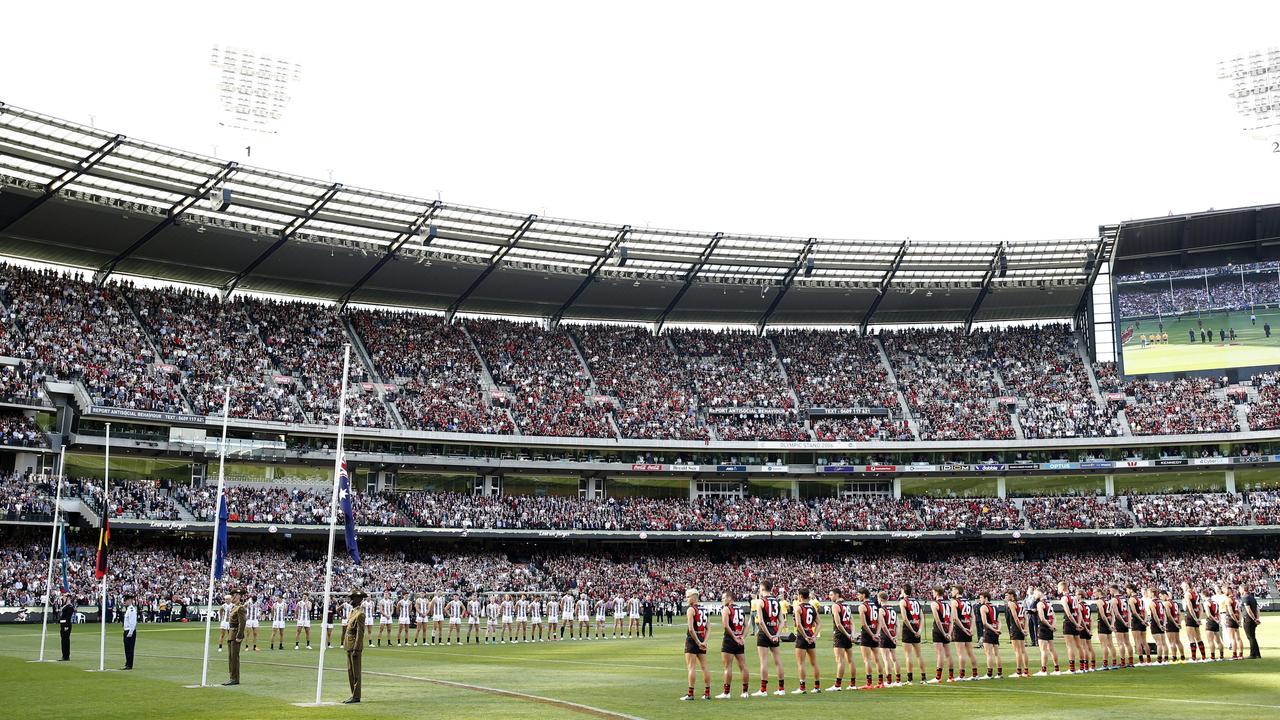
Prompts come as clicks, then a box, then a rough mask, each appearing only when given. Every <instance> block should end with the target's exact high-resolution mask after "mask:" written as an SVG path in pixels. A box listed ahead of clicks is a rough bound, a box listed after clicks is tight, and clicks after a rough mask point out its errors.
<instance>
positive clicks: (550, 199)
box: [0, 0, 1280, 240]
mask: <svg viewBox="0 0 1280 720" xmlns="http://www.w3.org/2000/svg"><path fill="white" fill-rule="evenodd" d="M277 5H280V6H286V5H287V6H288V7H287V8H285V7H276V6H277ZM4 14H5V20H4V22H5V25H6V26H7V32H6V33H5V42H4V50H5V52H4V68H5V70H4V73H3V79H0V101H3V102H6V103H10V104H13V105H18V106H22V107H27V108H30V109H33V110H38V111H41V112H46V113H49V114H53V115H57V116H60V117H65V118H68V119H71V120H77V121H81V122H89V121H90V116H93V122H94V123H95V124H96V125H97V126H98V127H100V128H106V129H109V130H112V131H116V132H122V133H124V134H126V135H130V136H133V137H137V138H140V139H146V140H150V141H154V142H160V143H164V144H167V145H173V146H176V147H180V148H183V149H188V150H194V151H200V152H204V153H212V152H213V151H214V146H215V145H216V146H218V154H219V155H220V156H221V157H224V158H227V159H238V160H242V161H243V160H244V158H243V150H242V149H236V148H234V147H232V145H239V144H241V143H239V142H238V139H237V138H229V137H227V134H226V133H225V131H220V130H219V128H218V125H217V122H216V120H217V115H216V113H215V105H216V104H215V98H216V92H215V89H214V77H215V76H214V74H213V72H212V70H211V69H210V67H209V55H210V49H211V47H212V46H213V45H215V44H220V45H234V46H237V47H240V48H245V49H253V50H256V51H258V52H260V53H263V54H272V53H274V54H276V55H278V56H280V57H284V58H287V59H290V60H293V61H295V62H298V63H300V64H301V65H302V66H303V73H304V78H303V82H302V83H301V85H299V86H297V87H296V88H295V94H294V99H293V102H292V104H291V105H290V107H289V109H288V111H287V117H286V119H285V121H284V123H283V125H282V129H281V132H280V133H279V135H278V136H275V137H274V138H272V139H271V140H266V139H263V138H259V139H257V140H255V142H254V154H253V158H252V159H251V160H250V162H252V164H255V165H261V166H264V167H268V168H271V169H276V170H282V171H288V172H296V173H301V174H306V175H311V176H315V177H319V178H322V179H323V178H328V177H329V174H330V173H332V176H333V179H334V180H335V181H338V182H342V183H345V184H348V185H358V186H363V187H371V188H375V189H380V190H389V191H395V192H402V193H407V194H412V195H417V196H421V197H428V198H431V197H435V195H436V193H437V191H439V192H440V193H441V194H442V197H443V198H444V199H445V200H446V201H451V202H457V203H464V204H471V205H481V206H486V207H495V208H502V209H508V210H515V211H520V212H533V213H537V214H540V215H542V214H546V215H552V216H557V217H567V218H577V219H586V220H600V221H606V222H616V223H619V224H621V223H630V224H632V225H637V226H643V225H652V226H654V227H669V228H680V229H689V230H706V231H725V232H743V233H758V234H778V235H796V236H810V235H814V236H819V237H830V238H902V237H907V236H910V237H912V238H914V239H941V240H947V239H954V240H965V239H974V238H994V239H1020V238H1021V239H1030V238H1056V237H1090V236H1094V235H1096V233H1097V226H1098V225H1099V224H1100V223H1106V222H1114V221H1119V220H1125V219H1129V218H1136V217H1147V216H1152V215H1163V214H1165V213H1167V212H1169V211H1175V212H1189V211H1200V210H1205V209H1207V208H1209V207H1216V208H1223V207H1231V206H1237V205H1250V204H1258V203H1265V202H1276V201H1278V200H1280V194H1278V193H1277V190H1276V185H1277V184H1276V178H1277V177H1278V176H1280V172H1278V170H1280V154H1274V153H1272V152H1271V148H1270V146H1269V145H1268V144H1265V143H1262V142H1259V141H1256V140H1252V139H1250V138H1249V136H1248V134H1247V133H1245V132H1243V131H1242V130H1241V128H1242V127H1243V124H1244V123H1243V120H1242V118H1240V117H1239V116H1237V115H1236V113H1235V111H1234V107H1233V105H1232V101H1231V100H1230V99H1228V98H1227V97H1226V95H1225V93H1226V92H1227V89H1228V88H1227V87H1226V85H1225V83H1223V82H1222V81H1219V80H1218V79H1217V78H1216V76H1215V70H1216V64H1217V62H1218V61H1219V60H1223V59H1226V58H1229V57H1233V56H1235V55H1239V54H1243V53H1244V52H1246V51H1249V50H1254V49H1262V48H1266V47H1269V46H1271V45H1273V44H1280V3H1276V2H1269V3H1263V2H1260V3H1212V4H1210V3H1205V2H1199V3H1187V4H1185V5H1180V4H1175V3H1168V2H1165V3H1128V2H1126V3H1116V2H1106V3H1071V4H1069V5H1065V4H1056V5H1053V6H1049V5H1037V4H1028V3H1009V4H988V5H974V4H971V3H938V4H936V5H934V4H925V3H907V2H904V3H875V4H871V3H831V4H823V3H804V2H787V3H773V4H756V3H749V2H725V3H719V2H676V3H663V2H646V3H643V4H642V3H629V4H624V3H602V2H585V3H551V2H548V3H532V2H512V3H489V2H449V3H431V2H424V3H408V2H399V3H383V2H378V1H375V0H366V1H365V2H360V3H351V2H344V3H328V2H310V3H305V4H303V3H270V2H262V1H261V0H259V1H258V2H239V1H234V0H230V1H225V2H222V1H220V2H213V3H201V4H178V3H172V2H165V3H154V4H148V3H136V2H114V3H102V2H93V3H79V2H65V1H59V2H56V3H17V4H12V6H11V7H6V8H5V13H4ZM237 153H238V154H237Z"/></svg>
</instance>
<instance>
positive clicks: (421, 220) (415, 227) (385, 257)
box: [338, 200, 444, 312]
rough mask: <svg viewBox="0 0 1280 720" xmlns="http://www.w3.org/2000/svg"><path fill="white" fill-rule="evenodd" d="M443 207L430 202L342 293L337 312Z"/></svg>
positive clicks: (425, 243) (428, 241) (430, 238)
mask: <svg viewBox="0 0 1280 720" xmlns="http://www.w3.org/2000/svg"><path fill="white" fill-rule="evenodd" d="M443 206H444V204H443V203H441V202H440V201H439V200H436V201H434V202H432V203H431V207H429V208H427V210H426V211H425V212H423V213H422V214H421V215H419V216H418V219H417V220H415V221H414V222H413V224H412V225H410V226H409V227H408V229H406V230H405V231H404V232H402V233H400V234H399V235H398V236H397V237H396V239H395V240H393V241H392V242H391V245H390V246H389V247H387V251H386V252H385V253H383V254H382V257H380V258H378V262H376V263H374V264H373V267H371V268H369V269H368V270H367V271H365V274H364V275H362V276H361V277H360V279H359V280H357V281H355V284H353V285H352V286H351V287H349V288H347V291H346V292H344V293H342V297H340V298H338V311H339V312H341V311H342V310H344V309H345V308H346V307H347V303H349V302H351V298H352V296H354V295H355V294H356V292H357V291H359V290H360V288H362V287H364V285H365V283H367V282H369V281H370V280H372V279H373V276H374V275H377V274H378V271H379V270H381V269H382V266H383V265H386V264H387V263H389V262H391V260H392V259H393V258H394V257H395V256H396V253H398V252H400V248H402V247H404V246H405V244H406V243H408V242H409V241H410V240H412V239H413V238H415V237H418V236H420V235H421V234H422V230H423V228H425V227H426V226H427V224H428V223H430V222H431V220H432V218H434V217H435V216H436V214H437V213H439V212H440V208H441V207H443ZM433 240H435V235H433V234H428V235H427V237H426V239H425V240H423V243H422V245H423V247H426V246H428V245H430V244H431V242H432V241H433Z"/></svg>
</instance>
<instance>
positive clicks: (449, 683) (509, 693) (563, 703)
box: [144, 654, 644, 720]
mask: <svg viewBox="0 0 1280 720" xmlns="http://www.w3.org/2000/svg"><path fill="white" fill-rule="evenodd" d="M144 657H154V658H167V659H170V660H193V661H194V660H199V659H200V658H197V657H190V656H187V655H152V654H147V655H145V656H144ZM244 664H245V665H267V666H271V667H286V668H295V669H300V670H310V669H312V666H311V665H296V664H294V663H281V662H272V661H267V660H245V661H244ZM325 671H326V672H331V673H344V672H346V668H341V667H327V666H326V667H325ZM364 674H365V675H372V676H375V677H388V678H398V679H401V680H415V681H417V682H425V683H432V684H433V685H444V686H446V687H456V688H462V689H464V690H474V691H476V692H483V693H488V694H490V695H498V696H501V697H509V698H514V699H517V700H528V701H531V702H538V703H543V704H547V705H556V706H559V707H564V708H568V709H570V710H576V711H578V712H582V713H586V714H588V715H595V716H597V717H604V718H617V719H618V720H644V718H641V717H638V716H636V715H628V714H626V713H620V712H615V711H613V710H605V709H603V708H598V707H594V706H592V705H583V704H582V703H576V702H572V701H569V700H560V699H557V698H550V697H546V696H543V695H534V694H532V693H526V692H520V691H519V690H504V689H502V688H491V687H486V686H484V685H470V684H468V683H461V682H456V681H454V680H441V679H439V678H430V677H422V676H418V675H403V674H400V673H390V672H382V671H376V670H365V671H364ZM295 704H296V703H295Z"/></svg>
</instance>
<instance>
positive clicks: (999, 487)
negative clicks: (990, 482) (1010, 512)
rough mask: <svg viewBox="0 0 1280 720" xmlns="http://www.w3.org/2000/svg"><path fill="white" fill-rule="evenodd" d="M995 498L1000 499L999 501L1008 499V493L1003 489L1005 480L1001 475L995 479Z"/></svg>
mask: <svg viewBox="0 0 1280 720" xmlns="http://www.w3.org/2000/svg"><path fill="white" fill-rule="evenodd" d="M996 497H998V498H1000V499H1001V500H1003V499H1004V498H1007V497H1009V491H1008V490H1007V488H1006V487H1005V478H1004V476H1003V475H1001V476H1000V477H998V478H996Z"/></svg>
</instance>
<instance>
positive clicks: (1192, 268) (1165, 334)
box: [0, 103, 1280, 719]
mask: <svg viewBox="0 0 1280 720" xmlns="http://www.w3.org/2000/svg"><path fill="white" fill-rule="evenodd" d="M129 131H130V128H127V127H124V128H112V129H103V128H100V127H97V123H85V122H80V121H74V120H69V119H64V118H62V117H59V116H57V115H56V114H54V113H46V112H42V111H40V110H38V109H27V108H25V107H20V106H18V105H11V104H4V103H0V314H2V318H0V320H2V322H0V344H2V347H0V675H2V676H3V677H5V678H6V680H5V681H4V683H5V686H6V687H7V688H9V690H10V692H9V693H8V694H7V697H9V698H10V699H11V700H12V701H13V702H15V703H16V702H20V703H21V704H22V707H21V709H19V708H18V707H17V706H16V705H12V704H11V706H10V709H9V710H7V711H5V712H3V713H0V715H5V716H11V717H31V716H35V715H37V714H40V715H52V716H57V717H67V718H74V717H95V718H103V717H134V716H137V715H139V714H141V715H144V716H160V717H169V716H173V717H191V718H205V717H207V718H224V717H263V718H302V717H316V718H330V717H343V716H348V715H352V714H357V715H367V716H369V717H403V716H411V715H412V716H426V717H468V718H469V717H504V718H505V717H513V718H520V717H582V716H594V717H603V718H633V719H634V718H648V719H653V718H667V717H708V718H720V717H733V716H738V715H742V714H744V713H768V714H769V715H770V716H773V717H784V718H789V717H808V716H812V715H813V714H814V713H819V714H821V713H826V712H840V711H841V710H842V709H841V708H839V707H838V706H839V705H840V704H844V705H845V706H846V707H848V708H850V709H846V710H844V711H845V712H866V713H874V714H876V715H878V716H883V717H907V716H918V715H920V714H922V713H953V714H954V713H956V712H957V711H958V709H959V711H960V712H963V713H965V714H966V715H969V714H972V715H973V716H974V717H1014V716H1025V715H1027V714H1029V713H1043V712H1052V713H1063V714H1069V715H1072V716H1079V717H1102V716H1104V715H1105V716H1115V715H1116V714H1121V715H1124V714H1129V713H1135V714H1136V713H1138V712H1154V713H1159V714H1160V715H1162V716H1165V717H1191V716H1202V715H1203V714H1204V713H1206V712H1228V713H1236V712H1247V713H1250V714H1253V715H1257V716H1261V717H1271V716H1277V717H1280V702H1277V701H1276V691H1277V689H1280V685H1278V684H1277V682H1276V680H1275V676H1276V672H1275V671H1276V669H1277V668H1276V660H1275V653H1276V651H1277V650H1280V630H1276V629H1275V628H1276V627H1277V625H1280V623H1277V622H1276V621H1275V619H1274V618H1275V617H1276V615H1275V613H1276V611H1278V610H1280V588H1278V587H1277V582H1280V556H1278V552H1280V335H1277V336H1276V338H1275V339H1274V340H1273V339H1272V328H1273V325H1275V323H1276V320H1277V319H1278V318H1280V205H1251V206H1244V207H1238V208H1233V209H1227V210H1221V209H1219V210H1208V211H1203V212H1193V213H1186V214H1175V213H1169V214H1167V215H1162V216H1157V217H1150V218H1147V219H1137V220H1132V219H1131V220H1122V221H1121V220H1117V219H1116V218H1105V217H1100V218H1097V219H1096V224H1097V228H1096V233H1094V234H1092V235H1091V236H1089V237H1083V238H1075V239H1060V240H1018V239H1011V240H985V241H983V240H979V241H965V242H950V241H939V240H910V239H905V238H904V239H898V240H839V239H825V238H820V237H787V236H779V235H772V234H761V235H752V234H742V233H738V232H731V231H728V230H725V231H709V232H703V231H684V230H668V229H658V228H653V227H649V226H648V225H647V224H645V223H637V222H631V223H627V222H597V221H586V220H574V219H566V218H559V217H554V216H552V215H549V214H548V213H546V212H545V211H544V212H538V213H533V212H527V211H519V210H517V211H507V210H494V209H489V208H486V207H481V206H477V205H468V204H458V203H454V202H452V201H445V200H442V199H440V198H436V199H424V198H420V197H415V196H414V195H412V194H400V193H398V192H393V191H386V190H374V189H365V188H361V187H355V186H351V185H347V184H343V183H340V182H335V181H333V180H332V179H328V180H320V179H316V178H313V177H307V176H306V175H305V174H301V173H294V172H291V171H289V170H288V169H287V168H277V167H270V168H268V167H259V166H257V165H256V164H254V163H253V162H251V161H250V160H251V159H252V158H244V159H241V160H229V159H226V156H223V157H222V158H219V157H214V156H211V155H206V154H203V153H201V152H194V151H188V150H182V149H176V148H173V147H169V146H167V145H166V144H163V143H159V142H149V141H147V140H145V139H141V138H139V137H135V136H134V135H132V134H130V132H129ZM215 154H216V153H215ZM481 200H483V198H481ZM1215 333H1218V335H1217V338H1216V339H1215V335H1214V334H1215ZM339 536H341V537H339ZM1055 617H1057V620H1056V622H1055ZM1139 626H1142V627H1143V629H1142V630H1141V631H1139V630H1138V628H1139ZM966 627H967V628H968V629H967V630H965V628H966ZM1082 628H1083V629H1082ZM335 629H336V630H337V638H334V630H335ZM1148 629H1149V630H1150V631H1151V632H1150V633H1148ZM1090 631H1092V636H1093V637H1092V639H1089V638H1088V637H1086V636H1088V635H1089V634H1090ZM699 633H701V634H699ZM1055 633H1058V638H1057V639H1058V642H1057V643H1056V644H1055V643H1054V640H1053V638H1054V636H1055ZM1121 636H1123V637H1121ZM1139 636H1140V637H1139ZM913 637H914V641H913V639H912V638H913ZM722 638H723V642H724V645H722V646H721V645H720V643H721V640H722ZM842 638H843V639H842ZM1113 638H1114V639H1113ZM1184 641H1185V642H1184ZM735 644H736V645H737V650H736V651H731V649H732V646H734V645H735ZM717 646H719V647H720V652H717V649H716V648H717ZM779 646H780V651H778V652H771V650H777V649H778V648H779ZM682 647H683V652H682V651H681V648H682ZM806 648H816V650H815V651H814V652H813V653H810V654H806ZM833 648H834V652H833V650H832V649H833ZM1126 648H1128V650H1127V652H1126ZM842 649H843V650H845V651H846V652H845V654H843V655H842V654H841V650H842ZM913 652H914V660H913ZM135 658H136V660H135ZM743 658H745V659H743ZM135 664H136V667H135ZM353 664H354V665H353ZM353 667H354V670H353V669H352V668H353ZM361 668H363V669H361ZM762 672H764V673H765V675H764V676H763V677H762V676H761V673H762ZM784 678H785V684H784ZM722 690H723V692H721V691H722ZM833 690H834V691H839V692H833ZM820 691H822V692H820ZM797 695H803V697H795V696H797ZM703 699H705V700H707V702H705V703H703V702H701V700H703ZM680 700H693V701H694V702H691V703H682V702H680ZM344 701H347V703H346V704H344ZM351 701H355V702H351ZM854 708H856V709H854Z"/></svg>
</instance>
